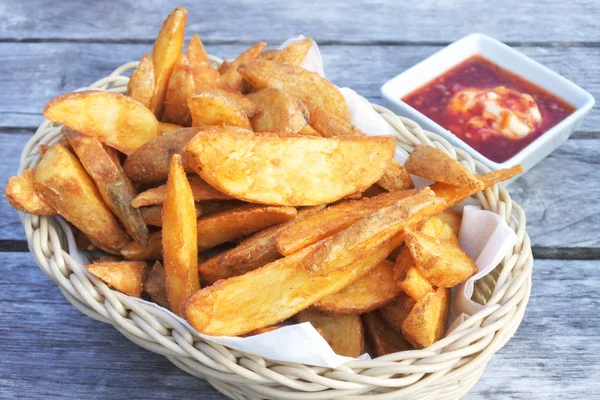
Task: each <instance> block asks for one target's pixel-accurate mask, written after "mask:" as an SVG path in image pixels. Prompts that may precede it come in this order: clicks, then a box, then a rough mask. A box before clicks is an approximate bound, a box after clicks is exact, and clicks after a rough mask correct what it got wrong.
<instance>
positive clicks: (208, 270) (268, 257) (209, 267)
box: [198, 206, 324, 284]
mask: <svg viewBox="0 0 600 400" xmlns="http://www.w3.org/2000/svg"><path fill="white" fill-rule="evenodd" d="M323 207H324V206H315V207H307V208H305V209H303V210H300V211H298V214H297V215H296V218H295V219H294V220H292V221H289V222H284V223H281V224H278V225H274V226H272V227H270V228H267V229H263V230H262V231H260V232H258V233H256V234H254V235H252V236H250V237H249V238H248V239H246V240H244V241H243V242H241V243H240V244H239V245H238V246H236V247H235V248H233V249H231V250H227V251H224V252H222V253H220V254H219V255H217V256H215V257H213V258H211V259H209V260H207V261H205V262H203V263H202V264H200V265H199V266H198V270H199V271H200V276H201V277H202V278H203V279H204V280H206V281H207V282H208V283H210V284H213V283H214V282H216V281H218V280H220V279H227V278H230V277H232V276H237V275H242V274H245V273H246V272H248V271H252V270H254V269H256V268H258V267H262V266H263V265H265V264H268V263H270V262H272V261H275V260H277V259H278V258H280V257H281V256H280V254H279V252H278V251H277V246H276V245H275V239H276V238H277V236H278V235H279V233H280V232H281V231H282V230H284V229H285V228H286V227H288V226H290V225H292V224H296V223H298V222H299V221H301V220H302V219H304V218H306V217H308V216H310V215H312V214H314V213H315V212H318V211H320V210H321V209H323Z"/></svg>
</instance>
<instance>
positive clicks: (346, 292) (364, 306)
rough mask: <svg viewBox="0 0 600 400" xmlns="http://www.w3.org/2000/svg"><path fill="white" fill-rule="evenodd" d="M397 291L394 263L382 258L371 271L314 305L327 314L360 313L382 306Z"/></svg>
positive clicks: (393, 296)
mask: <svg viewBox="0 0 600 400" xmlns="http://www.w3.org/2000/svg"><path fill="white" fill-rule="evenodd" d="M399 293H400V289H399V288H398V285H397V283H396V278H395V277H394V263H392V262H390V261H387V260H384V261H382V262H381V263H380V264H379V265H377V267H375V268H374V269H373V271H371V272H369V273H368V274H366V275H365V276H363V277H361V278H360V279H359V280H357V281H356V282H354V283H353V284H351V285H350V286H348V287H346V288H345V289H343V290H340V291H339V292H337V293H334V294H332V295H329V296H327V297H325V298H324V299H323V300H321V301H319V302H318V303H316V304H315V305H314V307H315V308H316V309H318V310H319V311H322V312H326V313H328V314H335V315H341V314H362V313H366V312H369V311H371V310H374V309H376V308H379V307H381V306H383V305H384V304H386V303H388V302H390V301H391V300H392V299H393V298H395V297H396V296H397V295H398V294H399Z"/></svg>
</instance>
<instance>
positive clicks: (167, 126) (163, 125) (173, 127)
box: [158, 121, 185, 135]
mask: <svg viewBox="0 0 600 400" xmlns="http://www.w3.org/2000/svg"><path fill="white" fill-rule="evenodd" d="M180 129H185V127H183V126H181V125H177V124H171V123H169V122H161V121H158V131H159V135H162V134H163V133H169V132H175V131H178V130H180Z"/></svg>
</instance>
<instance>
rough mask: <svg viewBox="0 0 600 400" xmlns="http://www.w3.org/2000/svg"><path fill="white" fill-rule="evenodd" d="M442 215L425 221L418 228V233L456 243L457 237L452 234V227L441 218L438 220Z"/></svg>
mask: <svg viewBox="0 0 600 400" xmlns="http://www.w3.org/2000/svg"><path fill="white" fill-rule="evenodd" d="M444 212H445V211H444ZM442 214H444V213H441V214H438V215H436V216H433V217H431V218H429V219H428V220H427V221H425V222H424V223H423V225H421V227H420V228H419V232H422V233H423V234H425V235H427V236H431V237H433V238H436V239H445V240H453V241H455V242H458V237H457V236H456V234H455V233H454V230H453V229H452V227H451V226H450V225H448V224H447V223H445V222H444V221H443V220H442V218H440V216H441V215H442Z"/></svg>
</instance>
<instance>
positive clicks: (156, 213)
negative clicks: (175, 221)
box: [139, 203, 202, 226]
mask: <svg viewBox="0 0 600 400" xmlns="http://www.w3.org/2000/svg"><path fill="white" fill-rule="evenodd" d="M195 205H196V218H198V217H200V216H201V215H202V208H201V207H200V204H198V203H195ZM139 211H140V213H141V214H142V218H143V219H144V222H145V223H146V225H149V226H162V206H149V207H141V208H140V209H139Z"/></svg>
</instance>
